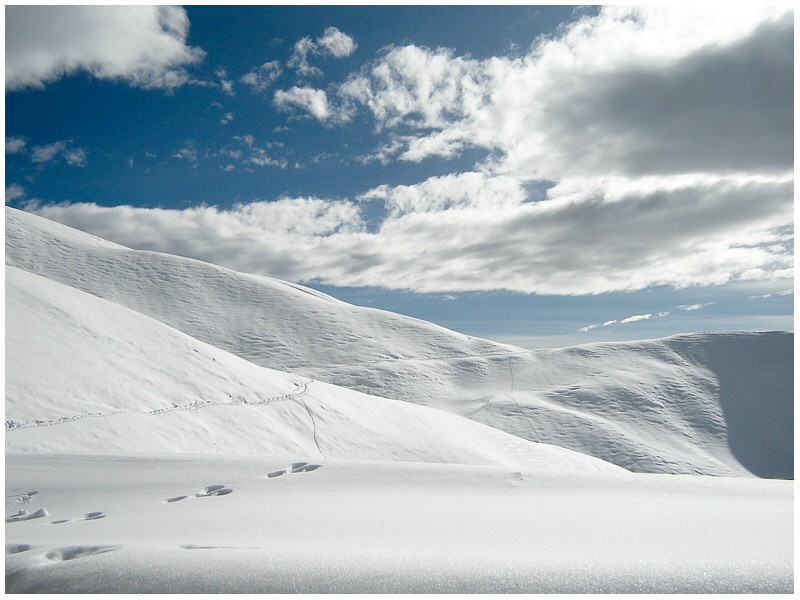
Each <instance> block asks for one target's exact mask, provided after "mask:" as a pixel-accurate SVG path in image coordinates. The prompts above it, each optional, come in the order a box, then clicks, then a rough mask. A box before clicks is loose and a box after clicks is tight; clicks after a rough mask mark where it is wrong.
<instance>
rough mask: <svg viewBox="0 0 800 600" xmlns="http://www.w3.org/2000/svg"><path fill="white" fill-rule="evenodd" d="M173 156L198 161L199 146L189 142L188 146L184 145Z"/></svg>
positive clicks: (192, 161) (193, 161)
mask: <svg viewBox="0 0 800 600" xmlns="http://www.w3.org/2000/svg"><path fill="white" fill-rule="evenodd" d="M172 158H177V159H180V160H185V161H188V162H190V163H196V162H197V160H198V159H197V148H195V147H194V144H191V143H189V144H187V145H186V146H184V147H183V148H181V149H180V150H178V151H177V152H174V153H173V154H172Z"/></svg>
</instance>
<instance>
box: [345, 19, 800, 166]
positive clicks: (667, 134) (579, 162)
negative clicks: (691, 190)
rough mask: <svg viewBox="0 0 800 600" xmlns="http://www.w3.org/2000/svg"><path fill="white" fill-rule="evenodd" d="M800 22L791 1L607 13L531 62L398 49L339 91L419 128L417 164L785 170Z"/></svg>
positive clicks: (413, 138) (413, 146) (410, 141)
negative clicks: (476, 156)
mask: <svg viewBox="0 0 800 600" xmlns="http://www.w3.org/2000/svg"><path fill="white" fill-rule="evenodd" d="M729 13H730V14H729ZM793 29H794V27H793V15H792V12H791V11H790V10H788V9H786V8H783V9H780V8H762V7H759V6H756V5H752V6H749V7H744V8H742V9H741V10H739V9H737V10H736V11H729V12H726V13H725V14H722V12H721V11H718V10H717V9H716V7H704V6H700V7H696V8H687V7H685V6H681V7H680V8H679V9H678V10H675V9H671V8H669V7H627V8H626V7H604V8H603V9H602V10H601V12H600V14H599V15H597V16H591V17H584V18H582V19H580V20H579V21H577V22H576V23H573V24H572V25H570V26H568V27H567V28H566V29H565V31H564V32H563V33H562V34H561V35H559V36H557V37H554V38H551V39H547V40H544V41H541V42H539V43H538V44H537V45H536V46H535V47H534V48H533V49H532V50H531V52H530V53H528V54H527V55H525V56H522V57H520V58H506V57H492V58H490V59H486V60H482V61H478V60H472V59H468V58H463V57H458V56H455V55H454V54H453V52H452V51H450V50H446V49H442V48H437V49H429V48H422V47H417V46H405V47H393V48H390V49H388V50H387V51H386V52H385V53H384V55H383V56H381V57H379V58H378V59H376V60H375V61H374V62H373V63H371V64H369V65H367V66H366V67H364V68H363V69H362V70H361V71H360V72H358V73H356V74H354V75H352V76H351V77H350V78H348V79H347V80H346V81H345V82H343V83H342V84H341V85H340V86H339V87H338V89H337V91H336V95H337V97H338V99H339V100H340V101H341V102H342V104H343V105H345V106H348V107H351V109H352V107H357V108H359V109H362V110H366V111H367V112H368V113H369V114H371V115H372V117H373V119H374V122H375V126H376V128H377V129H378V130H381V129H386V128H389V129H393V128H406V129H408V128H411V129H412V130H414V129H416V130H418V132H419V133H416V134H412V135H405V136H403V137H398V138H397V139H398V140H400V141H401V142H402V143H403V144H402V148H396V151H397V155H398V156H399V157H400V158H401V159H404V160H416V161H418V160H421V159H423V158H425V157H426V156H432V155H441V156H449V155H452V154H453V153H454V152H455V151H457V150H458V149H459V147H460V145H463V146H476V147H482V148H486V149H488V150H491V151H493V152H495V153H496V156H495V159H494V160H493V161H492V162H491V163H490V165H489V166H491V167H492V168H493V169H495V170H497V171H498V172H507V173H514V174H516V175H519V176H522V175H524V176H527V177H530V178H538V179H550V180H560V179H563V178H567V177H575V176H581V177H587V176H594V177H599V176H605V175H619V176H629V177H640V176H647V175H662V174H679V173H692V172H709V171H712V172H726V173H733V172H742V171H747V172H760V171H764V170H768V171H772V172H775V171H785V170H787V169H790V168H791V166H792V160H793V136H792V132H793V90H792V81H793V70H794V65H793ZM401 150H403V151H401Z"/></svg>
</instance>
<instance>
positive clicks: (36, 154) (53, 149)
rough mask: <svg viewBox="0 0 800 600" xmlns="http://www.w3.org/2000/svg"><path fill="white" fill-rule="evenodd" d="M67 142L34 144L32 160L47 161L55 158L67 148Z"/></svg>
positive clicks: (36, 161) (37, 161)
mask: <svg viewBox="0 0 800 600" xmlns="http://www.w3.org/2000/svg"><path fill="white" fill-rule="evenodd" d="M66 146H67V144H66V142H54V143H52V144H47V145H46V146H34V148H33V154H32V155H31V160H32V161H33V162H35V163H46V162H50V161H51V160H53V159H54V158H55V157H56V156H58V154H59V153H60V152H61V151H62V150H64V148H66Z"/></svg>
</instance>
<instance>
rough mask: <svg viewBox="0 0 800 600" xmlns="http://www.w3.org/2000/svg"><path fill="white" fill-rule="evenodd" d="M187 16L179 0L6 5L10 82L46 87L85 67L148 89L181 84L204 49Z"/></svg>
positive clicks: (16, 87) (10, 85)
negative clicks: (192, 36) (191, 35)
mask: <svg viewBox="0 0 800 600" xmlns="http://www.w3.org/2000/svg"><path fill="white" fill-rule="evenodd" d="M188 31H189V19H188V17H187V16H186V11H185V10H184V9H182V8H178V7H173V6H66V5H64V6H62V5H47V6H32V5H19V6H7V7H6V89H7V90H20V89H24V88H27V87H37V88H43V87H44V85H45V84H47V83H51V82H53V81H56V80H58V79H60V78H61V77H63V76H65V75H71V74H73V73H76V72H78V71H86V72H88V73H90V74H91V75H92V76H94V77H97V78H98V79H111V80H123V81H127V82H128V83H129V84H130V85H132V86H140V87H143V88H148V89H150V88H167V89H169V88H175V87H178V86H181V85H183V84H185V83H187V82H188V81H189V80H190V77H189V75H188V73H187V72H186V70H185V67H186V66H188V65H192V64H195V63H198V62H200V61H201V60H202V59H203V56H204V54H205V53H204V52H203V51H202V50H201V49H199V48H193V47H189V46H186V38H187V35H188Z"/></svg>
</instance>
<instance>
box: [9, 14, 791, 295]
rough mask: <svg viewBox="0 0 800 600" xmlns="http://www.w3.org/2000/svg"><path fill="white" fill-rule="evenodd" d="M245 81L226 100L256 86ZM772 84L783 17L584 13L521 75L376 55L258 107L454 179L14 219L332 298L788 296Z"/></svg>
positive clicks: (785, 150)
mask: <svg viewBox="0 0 800 600" xmlns="http://www.w3.org/2000/svg"><path fill="white" fill-rule="evenodd" d="M324 40H329V41H324ZM348 40H349V41H348ZM302 41H303V40H301V41H300V42H302ZM300 42H298V44H299V46H298V45H296V46H295V55H296V61H295V62H296V63H297V64H295V65H294V68H296V69H298V71H302V68H303V66H304V65H306V62H304V61H305V58H306V57H307V56H308V55H310V53H311V52H312V51H313V50H314V48H317V50H319V48H323V49H325V50H326V51H327V52H329V53H331V54H332V55H333V56H339V55H342V56H344V55H346V53H348V52H352V49H353V48H355V41H353V40H352V39H351V38H349V37H348V36H346V35H345V34H342V33H341V32H339V31H338V30H336V31H333V30H331V31H326V34H325V36H324V37H323V38H319V39H318V40H317V42H313V41H312V40H310V39H308V40H307V43H305V45H303V44H300ZM337 53H338V54H337ZM266 67H267V65H264V66H263V67H262V70H264V72H265V74H264V76H263V77H261V74H260V71H259V72H256V71H254V72H253V76H252V77H251V78H250V79H252V80H253V81H248V82H245V83H249V84H250V85H261V84H260V83H259V82H260V81H261V80H262V79H264V80H265V81H266V80H268V79H270V77H271V76H270V75H269V74H270V73H274V72H277V68H278V66H277V65H272V66H270V67H269V68H268V69H267V68H266ZM309 68H310V67H309ZM306 75H309V76H311V75H313V73H310V72H309V73H306ZM259 77H261V79H259ZM792 81H793V13H792V12H791V10H787V9H779V8H760V7H755V6H751V7H745V8H743V9H741V10H739V9H738V8H737V10H731V11H725V12H724V13H721V12H719V11H714V10H712V9H705V8H702V7H701V8H698V9H688V8H686V7H682V8H680V10H674V9H670V8H667V7H635V8H623V7H604V8H603V9H602V10H601V12H600V13H599V14H598V15H596V16H587V17H583V18H581V19H579V20H578V21H576V22H574V23H572V24H570V25H569V26H567V27H566V28H564V29H563V30H562V31H560V33H559V34H558V35H557V36H554V37H551V38H547V39H542V40H539V41H538V42H537V44H535V45H534V47H533V48H532V49H531V50H530V52H528V53H527V54H525V55H524V56H522V57H518V58H510V57H503V56H497V57H493V58H490V59H487V60H475V59H472V58H469V57H459V56H455V55H454V53H453V52H452V51H450V50H447V49H441V48H437V49H428V48H421V47H417V46H403V47H390V48H387V49H385V50H384V51H383V52H382V53H381V54H380V55H379V56H378V57H376V58H375V59H374V60H372V61H371V62H369V63H368V64H366V65H364V66H363V67H362V68H361V69H360V70H358V71H357V72H354V73H352V74H351V75H350V76H349V77H347V78H346V79H345V80H344V81H343V82H341V83H340V84H339V85H335V86H331V87H329V88H328V89H316V88H314V87H313V85H310V84H308V83H305V84H303V86H302V87H300V86H294V87H291V88H289V89H279V90H275V92H274V94H273V106H274V107H275V108H277V109H278V110H281V111H285V112H289V113H292V112H296V111H301V112H302V111H305V112H306V113H307V115H308V116H307V117H306V118H312V119H317V120H319V121H320V122H322V123H324V124H325V125H326V126H329V127H347V126H348V123H351V122H352V121H353V120H355V119H357V118H369V119H372V122H373V125H374V132H375V135H376V139H377V140H378V145H377V146H376V149H375V152H374V153H373V155H371V156H368V157H364V160H367V161H369V160H380V161H382V162H391V161H412V162H419V161H423V160H425V159H427V158H430V157H444V158H449V157H453V156H458V155H460V153H461V152H462V151H463V150H465V149H467V148H480V149H483V150H486V151H488V158H486V159H484V160H483V161H482V162H480V163H478V164H476V165H475V166H474V168H473V170H472V171H468V172H463V173H453V174H450V175H446V176H439V177H432V178H429V179H427V180H425V181H421V182H419V183H417V184H414V185H405V186H392V185H382V186H378V187H376V188H373V189H370V190H366V191H364V192H363V193H362V194H360V195H359V196H357V197H355V198H350V199H346V200H339V199H326V198H305V197H300V198H291V197H283V198H279V199H277V200H271V199H264V200H256V201H254V202H252V203H246V204H239V205H237V206H235V207H234V208H232V209H230V210H221V209H219V208H216V207H213V206H202V207H193V208H187V209H183V210H163V209H141V208H132V207H127V206H118V207H101V206H97V205H94V204H81V203H75V204H64V205H44V204H42V205H37V204H36V203H35V202H32V203H31V205H30V206H29V210H32V211H33V212H37V213H38V214H40V215H42V216H45V217H48V218H51V219H54V220H57V221H60V222H63V223H65V224H67V225H71V226H74V227H77V228H79V229H84V230H87V231H90V232H92V233H95V234H97V235H100V236H102V237H105V238H107V239H110V240H113V241H115V242H118V243H121V244H124V245H127V246H131V247H135V248H144V249H150V250H157V251H164V252H170V253H175V254H181V255H184V256H190V257H193V258H198V259H201V260H206V261H209V262H213V263H217V264H221V265H224V266H227V267H231V268H234V269H237V270H240V271H246V272H252V273H260V274H264V275H270V276H275V277H280V278H283V279H289V280H294V281H301V282H320V283H326V284H330V285H336V286H380V287H386V288H395V289H407V290H413V291H418V292H456V291H468V290H490V289H507V290H513V291H520V292H526V293H537V294H574V295H580V294H598V293H603V292H613V291H632V290H639V289H644V288H647V287H650V286H657V285H658V286H660V285H669V286H675V287H686V286H693V285H717V284H724V283H726V282H730V281H771V280H781V279H790V278H791V277H792V276H793V239H794V238H793V171H792V169H793V90H792ZM271 83H272V80H271V81H270V84H271ZM266 87H267V84H264V87H263V89H266ZM8 143H9V141H8V140H7V146H8ZM542 185H545V186H550V187H549V189H548V190H547V192H546V195H542V193H541V192H536V193H534V192H531V191H530V190H531V186H542ZM12 192H13V194H12V195H17V194H18V193H19V190H13V191H12ZM8 195H9V191H8V190H7V197H8ZM16 197H18V195H17V196H16ZM376 215H380V216H376Z"/></svg>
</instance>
